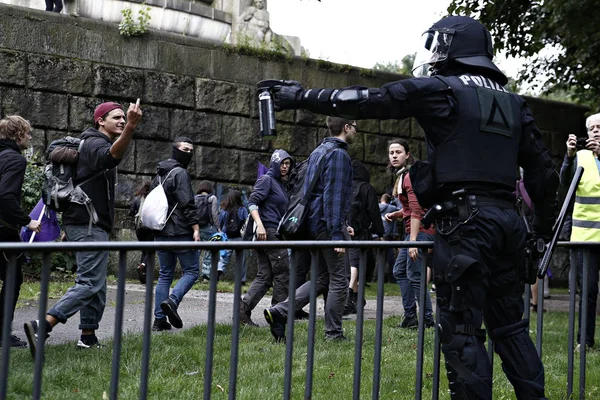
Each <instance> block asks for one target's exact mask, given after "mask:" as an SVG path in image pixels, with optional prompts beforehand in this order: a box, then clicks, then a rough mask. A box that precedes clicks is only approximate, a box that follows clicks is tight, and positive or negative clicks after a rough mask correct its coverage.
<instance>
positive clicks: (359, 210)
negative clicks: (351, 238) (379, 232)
mask: <svg viewBox="0 0 600 400" xmlns="http://www.w3.org/2000/svg"><path fill="white" fill-rule="evenodd" d="M365 184H366V182H356V183H355V184H354V187H353V189H352V203H350V211H349V212H348V218H347V219H348V224H349V225H350V226H351V227H352V228H353V229H354V231H355V232H356V233H355V235H357V234H365V233H368V232H369V228H370V227H371V221H370V220H369V215H368V213H367V204H365V203H364V202H363V201H362V198H361V195H360V189H361V188H362V187H363V185H365Z"/></svg>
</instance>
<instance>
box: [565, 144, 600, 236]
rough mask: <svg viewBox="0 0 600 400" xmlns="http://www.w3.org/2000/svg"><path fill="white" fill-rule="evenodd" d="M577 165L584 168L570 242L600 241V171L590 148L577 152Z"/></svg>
mask: <svg viewBox="0 0 600 400" xmlns="http://www.w3.org/2000/svg"><path fill="white" fill-rule="evenodd" d="M577 166H581V167H583V168H584V171H583V176H582V177H581V182H579V186H577V193H576V197H575V207H574V208H573V230H572V231H571V241H572V242H600V172H599V171H598V165H597V164H596V157H594V153H593V152H592V151H590V150H580V151H578V152H577Z"/></svg>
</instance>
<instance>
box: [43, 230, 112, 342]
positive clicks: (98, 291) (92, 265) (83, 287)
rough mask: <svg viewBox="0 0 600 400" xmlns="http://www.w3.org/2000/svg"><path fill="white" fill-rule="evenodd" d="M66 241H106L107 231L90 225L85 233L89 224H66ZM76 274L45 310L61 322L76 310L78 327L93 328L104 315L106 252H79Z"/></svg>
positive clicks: (65, 320)
mask: <svg viewBox="0 0 600 400" xmlns="http://www.w3.org/2000/svg"><path fill="white" fill-rule="evenodd" d="M65 233H66V234H67V240H68V241H69V242H108V232H106V231H105V230H104V229H102V228H99V227H97V226H95V225H94V226H92V229H91V232H90V235H88V225H87V224H85V225H65ZM75 257H76V259H77V276H76V277H75V286H72V287H70V288H69V290H67V292H66V293H65V294H64V295H63V297H61V299H60V300H59V301H58V303H56V304H55V305H54V307H52V308H51V309H50V310H48V314H49V315H52V316H53V317H54V318H56V319H58V320H59V321H60V322H62V323H63V324H64V323H65V322H67V319H69V318H70V317H71V316H73V315H74V314H76V313H77V312H79V329H81V330H84V329H85V330H96V329H98V327H99V324H100V320H101V319H102V315H103V314H104V306H105V305H106V268H107V267H108V251H79V252H77V253H75Z"/></svg>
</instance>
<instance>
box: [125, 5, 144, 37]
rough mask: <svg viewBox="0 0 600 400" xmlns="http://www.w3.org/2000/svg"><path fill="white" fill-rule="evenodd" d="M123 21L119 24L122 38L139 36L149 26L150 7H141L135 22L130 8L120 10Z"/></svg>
mask: <svg viewBox="0 0 600 400" xmlns="http://www.w3.org/2000/svg"><path fill="white" fill-rule="evenodd" d="M121 14H123V20H122V21H121V23H120V24H119V33H120V34H121V35H124V36H141V35H143V34H144V33H146V32H147V31H148V25H149V24H150V18H151V17H150V7H143V8H142V9H141V10H140V12H139V15H138V17H137V22H136V21H135V18H134V16H133V10H132V9H131V8H124V9H122V10H121Z"/></svg>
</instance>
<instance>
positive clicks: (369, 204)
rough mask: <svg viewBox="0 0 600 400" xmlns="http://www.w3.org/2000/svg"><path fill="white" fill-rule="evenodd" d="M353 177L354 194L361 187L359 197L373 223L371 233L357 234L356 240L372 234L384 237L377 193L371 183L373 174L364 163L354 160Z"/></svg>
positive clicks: (355, 234)
mask: <svg viewBox="0 0 600 400" xmlns="http://www.w3.org/2000/svg"><path fill="white" fill-rule="evenodd" d="M352 176H353V180H352V193H355V189H356V188H357V187H358V186H359V185H360V189H359V190H358V195H357V197H358V200H359V201H360V202H361V203H362V204H363V205H364V212H365V213H366V214H367V216H368V219H369V221H370V222H371V229H370V232H355V233H354V237H355V239H366V238H369V236H370V234H375V235H377V236H379V237H383V234H384V232H385V230H384V228H383V222H382V221H381V214H380V213H379V201H378V199H377V194H376V193H375V188H374V187H373V186H372V185H371V183H370V181H371V173H370V172H369V170H368V169H367V167H365V165H364V164H363V163H362V162H360V161H358V160H352ZM352 201H355V199H352Z"/></svg>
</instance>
